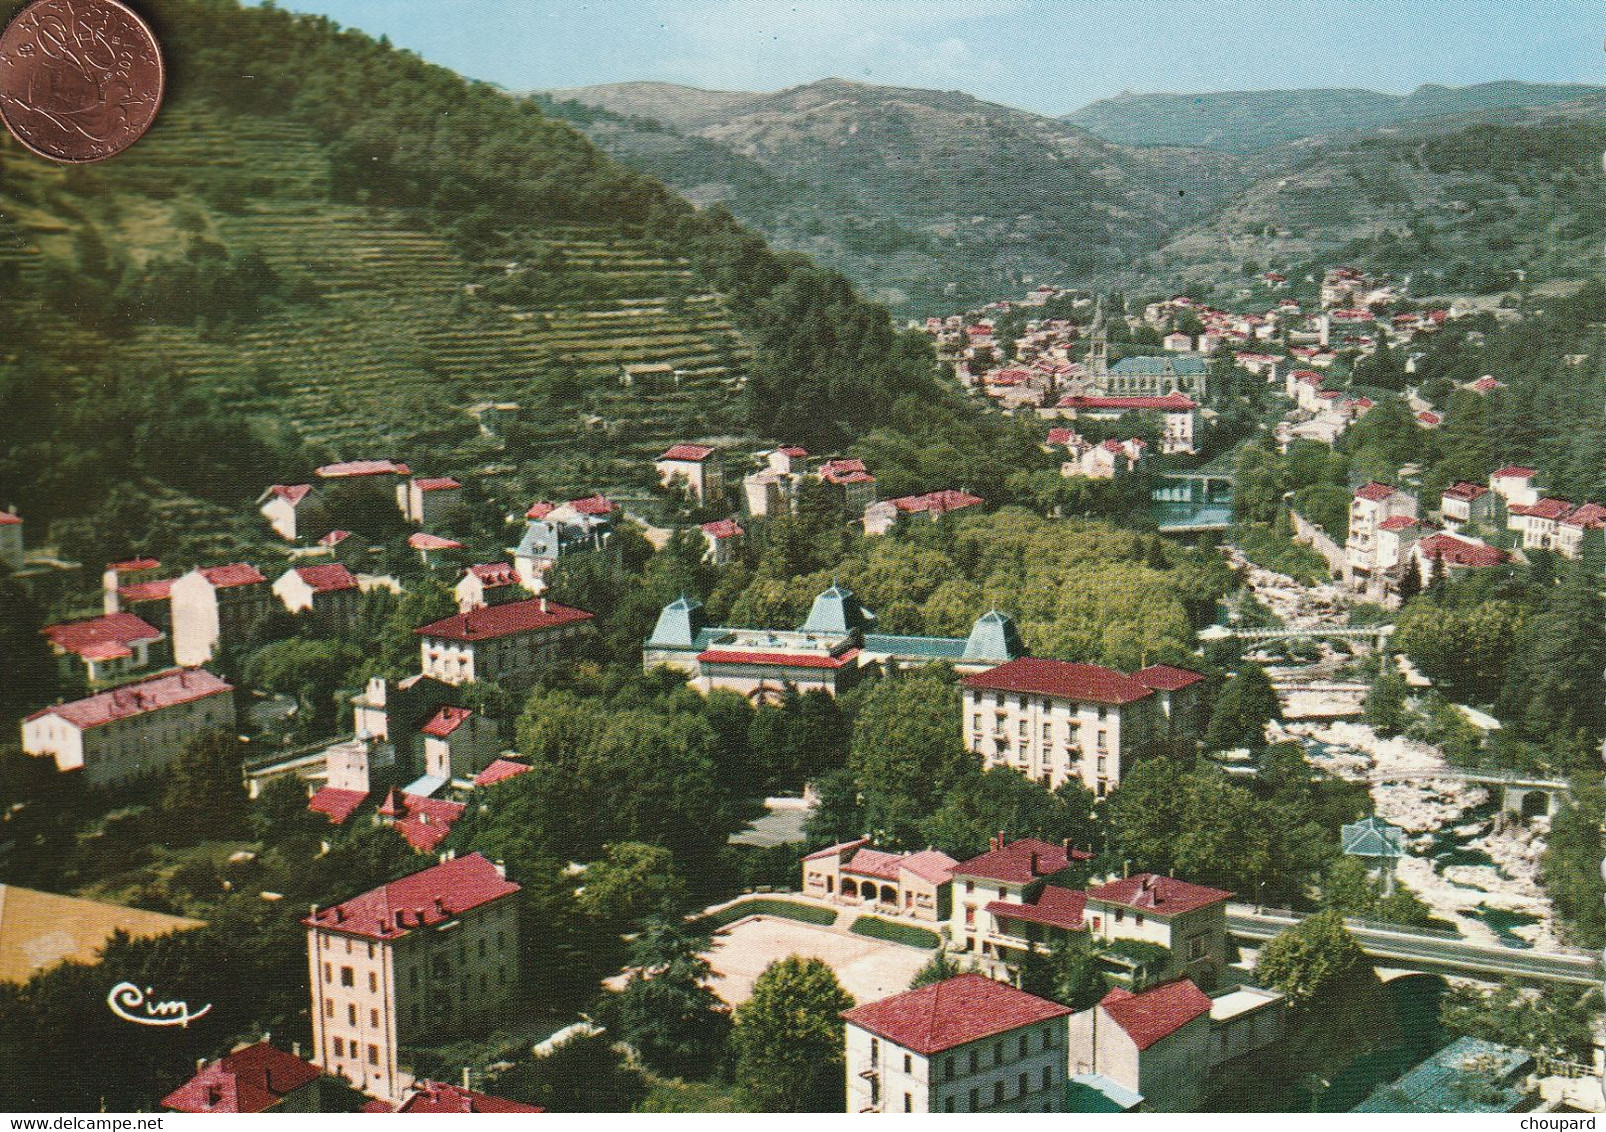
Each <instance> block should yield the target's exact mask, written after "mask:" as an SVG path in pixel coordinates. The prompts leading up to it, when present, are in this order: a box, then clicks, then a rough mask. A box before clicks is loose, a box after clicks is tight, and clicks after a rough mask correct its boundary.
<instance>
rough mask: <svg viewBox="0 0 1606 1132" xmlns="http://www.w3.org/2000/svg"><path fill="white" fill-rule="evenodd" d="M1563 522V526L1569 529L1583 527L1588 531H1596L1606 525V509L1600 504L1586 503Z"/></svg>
mask: <svg viewBox="0 0 1606 1132" xmlns="http://www.w3.org/2000/svg"><path fill="white" fill-rule="evenodd" d="M1561 522H1562V525H1563V526H1567V527H1583V528H1585V529H1587V530H1594V529H1595V528H1597V527H1600V526H1603V525H1606V507H1602V506H1601V505H1600V504H1599V503H1585V504H1584V505H1583V506H1581V507H1579V508H1578V510H1576V511H1574V512H1573V513H1572V514H1571V515H1568V516H1567V517H1566V518H1565V519H1563V520H1562V521H1561Z"/></svg>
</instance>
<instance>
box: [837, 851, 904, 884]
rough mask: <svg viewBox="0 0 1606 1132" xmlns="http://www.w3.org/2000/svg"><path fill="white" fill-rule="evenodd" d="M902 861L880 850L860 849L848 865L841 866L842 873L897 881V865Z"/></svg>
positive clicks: (898, 857)
mask: <svg viewBox="0 0 1606 1132" xmlns="http://www.w3.org/2000/svg"><path fill="white" fill-rule="evenodd" d="M902 860H903V858H902V857H900V856H899V855H898V854H897V853H886V852H883V851H882V850H880V849H869V848H866V849H860V850H859V851H858V852H857V853H855V854H853V856H852V858H850V859H849V861H848V863H847V864H845V865H843V866H842V871H843V872H849V873H857V874H858V875H860V876H870V877H880V878H881V879H882V880H897V879H898V864H899V862H901V861H902Z"/></svg>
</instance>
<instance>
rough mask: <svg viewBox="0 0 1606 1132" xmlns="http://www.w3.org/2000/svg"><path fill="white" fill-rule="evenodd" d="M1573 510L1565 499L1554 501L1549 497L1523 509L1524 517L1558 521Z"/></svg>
mask: <svg viewBox="0 0 1606 1132" xmlns="http://www.w3.org/2000/svg"><path fill="white" fill-rule="evenodd" d="M1572 509H1573V505H1572V504H1571V503H1568V502H1567V501H1566V500H1565V499H1554V498H1551V497H1549V496H1547V497H1545V498H1544V499H1541V500H1539V502H1537V503H1532V504H1529V505H1528V506H1527V507H1525V508H1523V512H1522V513H1523V514H1524V515H1532V516H1533V517H1534V518H1536V519H1560V518H1561V517H1562V516H1563V515H1566V514H1567V513H1568V512H1569V511H1571V510H1572Z"/></svg>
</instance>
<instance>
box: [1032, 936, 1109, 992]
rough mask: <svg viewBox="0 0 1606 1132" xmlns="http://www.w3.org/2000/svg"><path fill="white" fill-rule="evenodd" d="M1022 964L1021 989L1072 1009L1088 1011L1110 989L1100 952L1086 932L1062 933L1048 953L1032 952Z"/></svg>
mask: <svg viewBox="0 0 1606 1132" xmlns="http://www.w3.org/2000/svg"><path fill="white" fill-rule="evenodd" d="M1029 959H1031V960H1032V962H1029V963H1027V964H1025V965H1023V966H1022V967H1021V973H1020V988H1021V990H1023V991H1027V992H1028V993H1030V994H1035V995H1037V996H1038V997H1040V998H1049V999H1053V1000H1054V1001H1055V1002H1058V1003H1060V1004H1061V1005H1063V1006H1069V1007H1070V1008H1071V1009H1072V1010H1087V1009H1088V1008H1089V1007H1091V1006H1093V1005H1094V1004H1095V1003H1097V1002H1098V1001H1099V1000H1100V999H1102V998H1103V997H1104V995H1105V993H1106V992H1107V991H1108V990H1109V989H1110V984H1109V980H1108V979H1106V978H1105V976H1104V970H1103V968H1102V967H1101V966H1100V964H1099V952H1098V949H1097V948H1096V947H1094V946H1093V942H1092V940H1091V939H1089V938H1088V936H1087V934H1086V933H1085V932H1077V933H1075V934H1073V935H1062V936H1060V937H1059V938H1058V939H1056V940H1055V941H1054V943H1053V945H1052V946H1051V947H1050V949H1049V952H1048V954H1047V955H1039V954H1038V953H1037V952H1036V951H1033V952H1032V953H1031V955H1030V956H1029Z"/></svg>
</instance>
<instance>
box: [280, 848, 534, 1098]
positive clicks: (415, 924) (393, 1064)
mask: <svg viewBox="0 0 1606 1132" xmlns="http://www.w3.org/2000/svg"><path fill="white" fill-rule="evenodd" d="M423 824H427V823H423ZM518 892H519V886H518V885H517V884H514V883H513V882H512V881H510V880H508V879H507V877H506V876H505V875H504V870H503V869H502V868H501V867H500V866H498V865H493V864H492V863H491V862H490V861H488V860H486V858H485V857H483V856H481V855H480V854H478V853H473V854H470V855H468V856H465V857H452V858H449V859H448V860H445V861H443V862H441V863H440V864H438V865H433V866H431V867H430V868H427V869H424V870H422V871H420V872H416V873H412V874H411V875H409V876H405V877H402V878H401V879H400V880H394V881H391V882H390V883H389V884H383V885H380V886H379V887H378V888H375V889H372V890H371V891H369V892H365V893H363V894H361V895H360V896H354V897H352V898H351V899H349V900H345V901H342V902H341V903H339V904H334V905H331V906H329V907H327V908H322V907H316V906H315V907H314V908H313V910H312V912H311V914H310V915H308V916H306V917H304V918H303V919H302V921H301V923H302V925H303V926H304V927H305V928H306V929H307V961H308V967H309V974H310V976H311V983H312V1027H313V1056H312V1061H313V1063H314V1064H316V1065H318V1066H320V1067H322V1068H323V1070H324V1071H325V1072H326V1073H330V1074H332V1075H337V1076H341V1077H344V1078H345V1079H346V1080H348V1081H350V1082H351V1083H352V1084H353V1085H355V1086H356V1087H357V1088H359V1089H361V1090H362V1091H363V1092H365V1093H368V1094H369V1095H370V1096H374V1097H379V1098H382V1099H384V1100H387V1101H390V1102H392V1103H395V1104H400V1103H402V1102H403V1101H404V1100H405V1099H406V1096H407V1090H408V1088H409V1086H411V1085H412V1084H413V1081H412V1079H411V1077H410V1075H408V1074H405V1073H403V1072H402V1067H401V1064H400V1051H401V1047H402V1046H410V1045H416V1044H427V1043H438V1042H440V1041H443V1040H447V1039H450V1038H455V1037H461V1036H470V1035H474V1034H479V1033H484V1032H486V1031H488V1030H489V1029H491V1028H492V1027H493V1026H495V1025H496V1024H497V1023H498V1022H499V1021H500V1020H502V1019H503V1018H504V1017H505V1015H506V1013H507V1011H508V1009H509V1007H510V1006H511V1004H512V1003H513V1001H514V1000H515V998H516V987H517V986H518V955H519V920H518V913H517V908H516V904H517V900H516V899H515V898H516V897H517V895H518Z"/></svg>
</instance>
